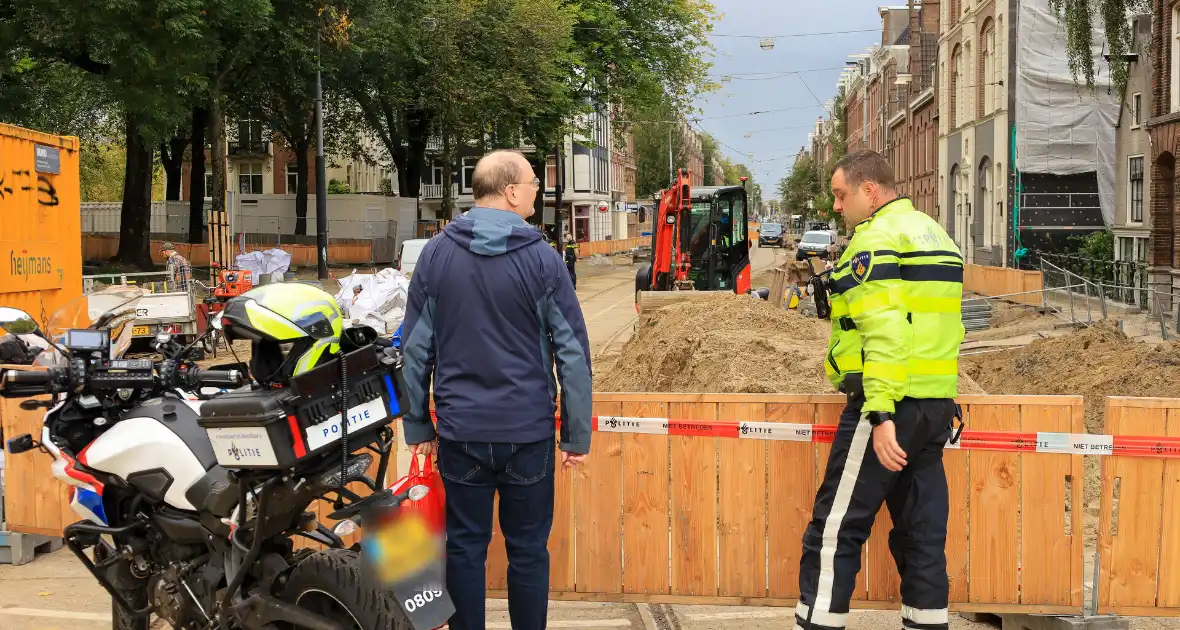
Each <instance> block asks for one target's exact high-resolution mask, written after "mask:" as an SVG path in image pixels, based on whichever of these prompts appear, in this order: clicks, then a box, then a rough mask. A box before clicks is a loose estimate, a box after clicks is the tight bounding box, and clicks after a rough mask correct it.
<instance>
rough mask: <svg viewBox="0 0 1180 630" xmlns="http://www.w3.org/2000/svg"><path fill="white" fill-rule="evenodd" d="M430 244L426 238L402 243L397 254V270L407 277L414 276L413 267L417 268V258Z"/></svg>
mask: <svg viewBox="0 0 1180 630" xmlns="http://www.w3.org/2000/svg"><path fill="white" fill-rule="evenodd" d="M429 242H430V239H428V238H412V239H409V240H407V241H403V242H402V246H401V250H400V251H399V252H398V254H397V264H396V265H395V266H396V267H397V270H398V271H400V272H402V273H404V274H406V276H407V277H409V276H412V275H414V267H417V266H418V257H419V256H421V255H422V249H423V248H424V247H426V244H427V243H429Z"/></svg>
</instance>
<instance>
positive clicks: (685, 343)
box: [594, 293, 983, 394]
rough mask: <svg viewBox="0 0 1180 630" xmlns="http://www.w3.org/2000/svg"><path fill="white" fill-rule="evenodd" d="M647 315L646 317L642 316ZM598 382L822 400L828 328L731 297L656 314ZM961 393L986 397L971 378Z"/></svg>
mask: <svg viewBox="0 0 1180 630" xmlns="http://www.w3.org/2000/svg"><path fill="white" fill-rule="evenodd" d="M645 315H646V313H645ZM640 326H641V328H639V329H638V330H636V331H635V334H634V336H632V337H631V340H630V341H628V342H627V345H626V346H624V347H623V352H622V354H621V355H620V356H619V357H618V359H617V360H616V361H615V363H614V366H613V368H612V369H609V370H604V371H603V372H602V373H601V374H599V375H598V377H597V378H596V379H595V387H594V389H595V391H600V392H714V393H783V394H825V393H833V392H834V391H835V390H834V389H833V388H832V385H831V384H830V383H828V380H827V378H826V377H825V376H824V368H823V362H824V360H825V357H826V356H827V349H828V335H829V331H830V323H829V322H827V321H820V320H817V319H814V318H809V317H804V316H802V315H799V314H797V313H795V312H793V311H784V310H780V309H776V308H774V307H772V306H771V305H770V304H769V303H767V302H764V301H762V300H756V299H752V298H750V297H747V296H738V295H733V294H729V293H717V294H714V295H709V296H707V297H697V298H694V299H692V300H686V301H684V302H678V303H675V304H670V305H668V306H664V307H661V308H659V309H656V310H655V311H653V312H652V313H651V314H650V317H649V318H648V319H647V321H646V322H645V323H644V324H641V325H640ZM959 391H960V393H964V394H978V393H983V390H982V389H981V388H980V387H979V386H978V385H976V384H975V382H974V381H971V380H970V378H961V379H960V383H959Z"/></svg>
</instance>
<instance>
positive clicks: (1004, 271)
mask: <svg viewBox="0 0 1180 630" xmlns="http://www.w3.org/2000/svg"><path fill="white" fill-rule="evenodd" d="M1043 285H1044V280H1043V278H1042V277H1041V272H1039V271H1027V270H1022V269H1013V268H1011V267H989V266H985V265H965V266H964V268H963V290H965V291H968V292H971V293H978V294H979V295H989V296H995V295H1007V296H1009V297H1007V298H1005V299H1008V300H1011V301H1013V302H1017V303H1021V304H1028V305H1033V306H1035V305H1039V304H1040V303H1041V295H1040V294H1038V293H1029V294H1025V295H1012V294H1013V293H1024V292H1026V291H1040V290H1041V288H1042V287H1043Z"/></svg>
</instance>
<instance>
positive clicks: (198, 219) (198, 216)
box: [188, 105, 209, 243]
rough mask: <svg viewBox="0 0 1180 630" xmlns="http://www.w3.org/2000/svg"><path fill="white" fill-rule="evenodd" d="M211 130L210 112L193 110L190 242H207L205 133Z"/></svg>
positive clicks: (189, 215)
mask: <svg viewBox="0 0 1180 630" xmlns="http://www.w3.org/2000/svg"><path fill="white" fill-rule="evenodd" d="M208 129H209V110H207V109H205V108H204V107H202V106H200V105H198V106H197V107H194V108H193V151H192V155H193V158H192V170H191V172H190V173H189V183H188V193H189V201H188V242H190V243H204V242H205V132H206V131H207V130H208Z"/></svg>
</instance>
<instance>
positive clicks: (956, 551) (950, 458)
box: [942, 407, 971, 602]
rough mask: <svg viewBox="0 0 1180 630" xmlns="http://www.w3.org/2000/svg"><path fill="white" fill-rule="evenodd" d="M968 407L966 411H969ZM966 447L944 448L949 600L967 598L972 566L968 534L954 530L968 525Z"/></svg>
mask: <svg viewBox="0 0 1180 630" xmlns="http://www.w3.org/2000/svg"><path fill="white" fill-rule="evenodd" d="M969 410H970V408H969V407H968V408H967V409H966V410H965V411H969ZM970 459H971V454H970V452H968V451H962V450H958V449H947V450H945V451H943V455H942V465H943V468H944V469H945V470H946V485H947V492H948V493H949V495H950V501H949V503H950V512H949V513H948V514H947V527H946V531H947V537H946V573H947V576H948V577H949V580H950V592H949V595H950V601H952V602H965V601H969V598H968V589H967V581H968V578H969V577H970V576H969V575H968V567H970V566H971V562H970V558H971V553H970V544H969V539H970V538H971V536H969V535H968V536H963V535H958V536H957V535H955V533H956V532H968V533H969V532H970V530H969V529H968V518H967V516H968V513H969V509H968V507H969V502H968V500H967V497H968V496H969V495H970V494H971V483H970V481H971V477H970V475H969V474H968V468H967V465H968V462H969V461H970Z"/></svg>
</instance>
